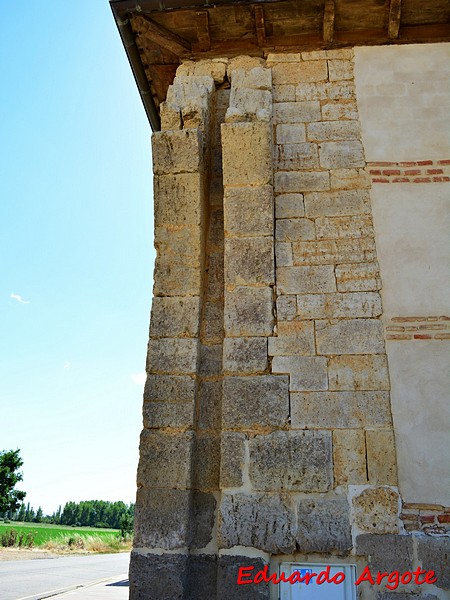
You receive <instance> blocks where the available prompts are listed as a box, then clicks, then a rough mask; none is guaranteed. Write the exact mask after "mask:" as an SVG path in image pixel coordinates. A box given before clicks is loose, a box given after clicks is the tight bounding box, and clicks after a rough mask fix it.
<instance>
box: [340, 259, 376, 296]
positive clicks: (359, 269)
mask: <svg viewBox="0 0 450 600" xmlns="http://www.w3.org/2000/svg"><path fill="white" fill-rule="evenodd" d="M335 273H336V282H337V287H338V290H339V291H340V292H353V291H355V292H366V291H371V290H380V289H381V277H380V268H379V266H378V262H376V261H375V262H367V263H364V262H362V263H359V264H342V265H337V266H336V270H335Z"/></svg>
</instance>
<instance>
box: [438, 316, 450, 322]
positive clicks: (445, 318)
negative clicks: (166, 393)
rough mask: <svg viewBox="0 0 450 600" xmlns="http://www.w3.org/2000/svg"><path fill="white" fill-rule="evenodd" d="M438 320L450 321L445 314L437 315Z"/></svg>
mask: <svg viewBox="0 0 450 600" xmlns="http://www.w3.org/2000/svg"><path fill="white" fill-rule="evenodd" d="M439 321H450V317H446V316H445V315H441V316H440V317H439Z"/></svg>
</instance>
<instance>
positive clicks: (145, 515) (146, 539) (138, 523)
mask: <svg viewBox="0 0 450 600" xmlns="http://www.w3.org/2000/svg"><path fill="white" fill-rule="evenodd" d="M190 499H191V492H190V491H189V490H149V489H139V488H138V490H137V499H136V509H135V525H134V530H135V538H134V547H135V548H139V547H144V548H145V547H146V548H162V549H163V550H174V549H176V548H183V547H186V546H187V545H188V543H189V514H190ZM174 515H177V518H176V519H174V518H173V516H174Z"/></svg>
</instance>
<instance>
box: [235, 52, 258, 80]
mask: <svg viewBox="0 0 450 600" xmlns="http://www.w3.org/2000/svg"><path fill="white" fill-rule="evenodd" d="M265 66H266V63H265V60H264V59H263V58H258V57H256V56H236V57H235V58H232V59H231V60H229V62H228V67H227V75H228V79H229V80H231V79H232V77H233V71H234V70H235V69H243V70H244V71H250V70H251V69H255V68H257V67H262V68H265Z"/></svg>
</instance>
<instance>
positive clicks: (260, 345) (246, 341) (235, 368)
mask: <svg viewBox="0 0 450 600" xmlns="http://www.w3.org/2000/svg"><path fill="white" fill-rule="evenodd" d="M266 369H267V339H266V338H263V337H254V338H248V337H246V338H225V339H224V341H223V371H224V373H237V374H244V373H262V372H264V371H265V370H266Z"/></svg>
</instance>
